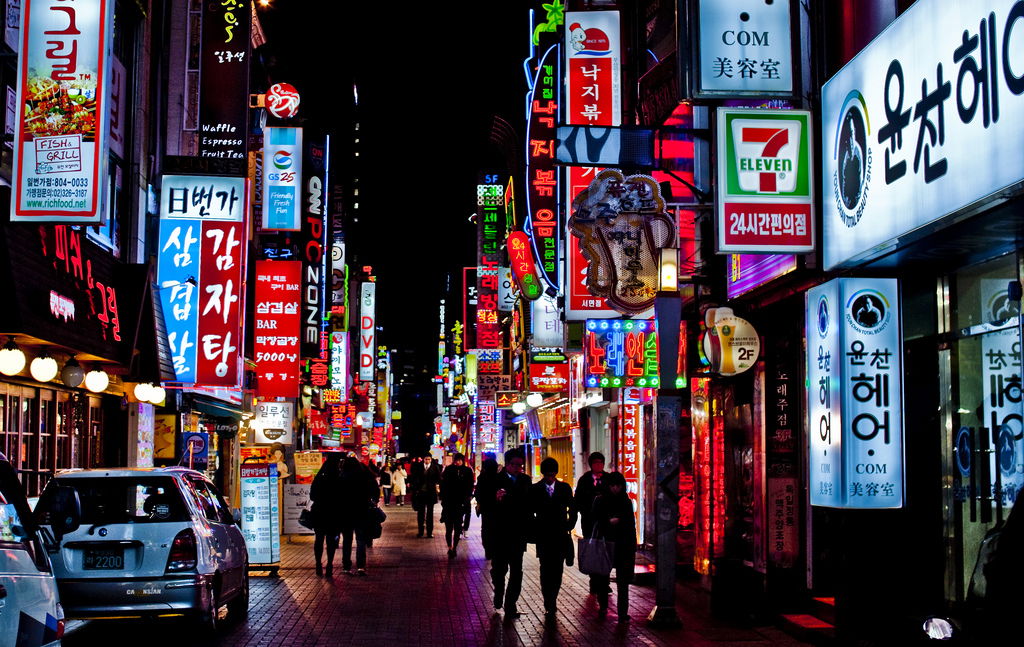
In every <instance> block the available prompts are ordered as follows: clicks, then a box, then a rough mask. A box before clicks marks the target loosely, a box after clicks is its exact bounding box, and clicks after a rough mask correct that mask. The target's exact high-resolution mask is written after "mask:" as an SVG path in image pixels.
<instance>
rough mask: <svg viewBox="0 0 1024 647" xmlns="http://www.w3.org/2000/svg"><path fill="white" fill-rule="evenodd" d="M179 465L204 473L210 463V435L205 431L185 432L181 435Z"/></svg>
mask: <svg viewBox="0 0 1024 647" xmlns="http://www.w3.org/2000/svg"><path fill="white" fill-rule="evenodd" d="M180 449H181V453H180V455H181V464H182V465H184V466H185V467H187V468H189V469H191V470H196V471H197V472H205V471H206V470H207V469H208V468H209V463H210V434H208V433H206V432H205V431H186V432H184V433H182V434H181V448H180Z"/></svg>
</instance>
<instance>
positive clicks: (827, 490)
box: [806, 281, 844, 507]
mask: <svg viewBox="0 0 1024 647" xmlns="http://www.w3.org/2000/svg"><path fill="white" fill-rule="evenodd" d="M841 309H842V306H841V304H840V303H839V283H838V282H837V281H829V282H828V283H825V284H824V285H819V286H817V287H815V288H812V289H811V290H808V291H807V303H806V313H807V321H806V325H807V329H806V335H807V389H808V393H807V406H808V413H809V415H808V420H809V421H810V428H809V429H808V431H807V435H808V438H809V443H810V444H809V450H808V456H807V462H808V465H809V468H808V469H809V470H810V475H809V476H808V487H809V489H810V495H811V505H819V506H827V507H841V506H842V504H843V501H844V497H843V480H842V478H843V475H842V469H843V466H842V455H843V452H842V448H843V435H842V426H843V419H842V405H841V403H840V397H841V396H840V363H841V357H840V348H839V347H840V326H841V320H840V317H841V315H840V311H841Z"/></svg>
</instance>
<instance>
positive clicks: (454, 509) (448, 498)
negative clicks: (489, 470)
mask: <svg viewBox="0 0 1024 647" xmlns="http://www.w3.org/2000/svg"><path fill="white" fill-rule="evenodd" d="M465 462H466V458H465V457H464V456H463V455H462V454H455V455H453V456H452V464H451V465H449V466H448V467H446V468H444V472H443V473H442V474H441V521H442V522H443V523H444V538H445V541H447V542H448V559H455V550H456V549H457V548H458V546H459V537H460V535H461V534H462V524H463V522H464V521H465V519H466V511H467V510H468V509H469V500H470V499H471V498H472V497H473V481H474V478H473V470H471V469H470V468H468V467H466V465H465Z"/></svg>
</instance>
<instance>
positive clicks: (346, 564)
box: [341, 456, 380, 575]
mask: <svg viewBox="0 0 1024 647" xmlns="http://www.w3.org/2000/svg"><path fill="white" fill-rule="evenodd" d="M379 497H380V489H379V488H378V487H377V479H375V478H374V477H373V474H372V473H371V472H370V470H369V468H368V467H367V466H366V465H363V464H362V463H361V462H359V459H358V458H356V457H355V456H349V457H348V458H346V459H345V462H344V464H343V465H342V469H341V536H342V544H341V563H342V568H343V569H344V570H345V572H346V573H348V574H349V575H352V574H353V571H352V541H353V539H355V544H356V571H355V574H356V575H366V546H367V543H368V542H367V536H366V526H367V521H368V519H369V515H370V509H371V508H375V507H377V501H378V499H379Z"/></svg>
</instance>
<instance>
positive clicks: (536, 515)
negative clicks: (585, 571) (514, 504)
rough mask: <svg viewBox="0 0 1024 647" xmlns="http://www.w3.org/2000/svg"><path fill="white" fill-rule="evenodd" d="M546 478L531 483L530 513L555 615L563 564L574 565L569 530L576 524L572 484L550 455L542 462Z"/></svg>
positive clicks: (549, 608) (547, 602) (548, 610)
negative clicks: (565, 478) (560, 479)
mask: <svg viewBox="0 0 1024 647" xmlns="http://www.w3.org/2000/svg"><path fill="white" fill-rule="evenodd" d="M540 473H541V475H542V476H543V478H542V479H541V480H540V481H537V482H536V483H534V484H533V485H531V486H530V514H531V515H532V516H533V528H534V539H535V541H536V543H537V559H539V560H540V588H541V593H542V594H543V596H544V612H545V614H547V616H548V617H553V616H554V615H555V613H556V612H557V610H558V607H557V601H558V592H559V590H560V589H561V588H562V567H563V565H564V564H565V563H566V562H568V563H569V564H570V565H572V560H573V548H572V538H571V537H570V536H569V533H570V532H571V531H572V529H573V528H574V527H575V526H576V508H575V507H574V505H573V498H572V486H570V485H569V484H568V483H564V482H562V481H559V480H558V478H557V477H558V461H556V460H555V459H553V458H551V457H548V458H545V459H544V460H542V461H541V462H540Z"/></svg>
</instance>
